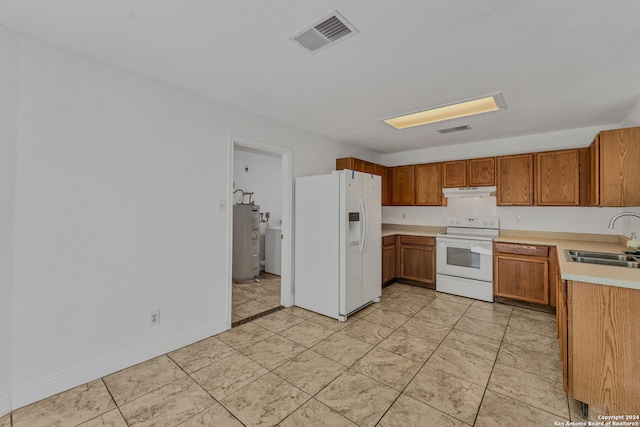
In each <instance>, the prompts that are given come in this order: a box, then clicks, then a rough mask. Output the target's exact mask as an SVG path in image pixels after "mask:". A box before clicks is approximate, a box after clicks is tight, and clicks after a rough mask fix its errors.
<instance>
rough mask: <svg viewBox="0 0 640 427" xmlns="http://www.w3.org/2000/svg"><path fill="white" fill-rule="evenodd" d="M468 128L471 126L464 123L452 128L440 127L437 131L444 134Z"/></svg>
mask: <svg viewBox="0 0 640 427" xmlns="http://www.w3.org/2000/svg"><path fill="white" fill-rule="evenodd" d="M469 129H471V126H469V125H464V126H456V127H453V128H447V129H440V130H439V131H438V132H440V133H441V134H445V133H452V132H460V131H463V130H469Z"/></svg>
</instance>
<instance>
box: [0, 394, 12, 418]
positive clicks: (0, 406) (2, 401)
mask: <svg viewBox="0 0 640 427" xmlns="http://www.w3.org/2000/svg"><path fill="white" fill-rule="evenodd" d="M12 394H13V393H11V392H8V393H5V394H3V395H2V396H0V417H3V416H5V415H7V414H8V413H9V412H11V406H12V403H11V398H12Z"/></svg>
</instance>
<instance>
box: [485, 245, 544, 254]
mask: <svg viewBox="0 0 640 427" xmlns="http://www.w3.org/2000/svg"><path fill="white" fill-rule="evenodd" d="M495 251H496V252H499V253H504V254H517V255H531V256H537V257H548V256H549V246H538V245H523V244H518V243H496V244H495Z"/></svg>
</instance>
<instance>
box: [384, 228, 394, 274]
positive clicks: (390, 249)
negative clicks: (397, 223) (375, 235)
mask: <svg viewBox="0 0 640 427" xmlns="http://www.w3.org/2000/svg"><path fill="white" fill-rule="evenodd" d="M395 278H396V236H387V237H383V238H382V283H383V284H385V283H388V282H390V281H392V280H393V279H395Z"/></svg>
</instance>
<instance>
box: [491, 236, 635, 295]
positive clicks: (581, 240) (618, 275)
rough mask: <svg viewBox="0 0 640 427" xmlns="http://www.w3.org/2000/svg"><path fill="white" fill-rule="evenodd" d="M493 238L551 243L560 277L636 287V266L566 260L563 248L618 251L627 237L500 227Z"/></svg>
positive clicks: (515, 241)
mask: <svg viewBox="0 0 640 427" xmlns="http://www.w3.org/2000/svg"><path fill="white" fill-rule="evenodd" d="M494 241H495V242H503V243H524V244H527V243H528V244H534V245H548V246H555V247H556V249H557V251H558V266H559V268H560V275H561V276H562V278H563V279H564V280H574V281H578V282H589V283H596V284H600V285H609V286H620V287H623V288H631V289H638V290H640V269H638V268H627V267H613V266H608V265H597V264H583V263H578V262H572V261H567V258H566V256H565V252H564V251H565V249H576V250H583V251H592V252H612V253H617V254H622V253H624V251H625V250H626V241H627V239H626V238H624V237H621V236H613V235H606V234H576V233H544V232H530V231H529V232H518V231H509V230H501V234H500V236H498V237H496V238H495V239H494Z"/></svg>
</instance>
